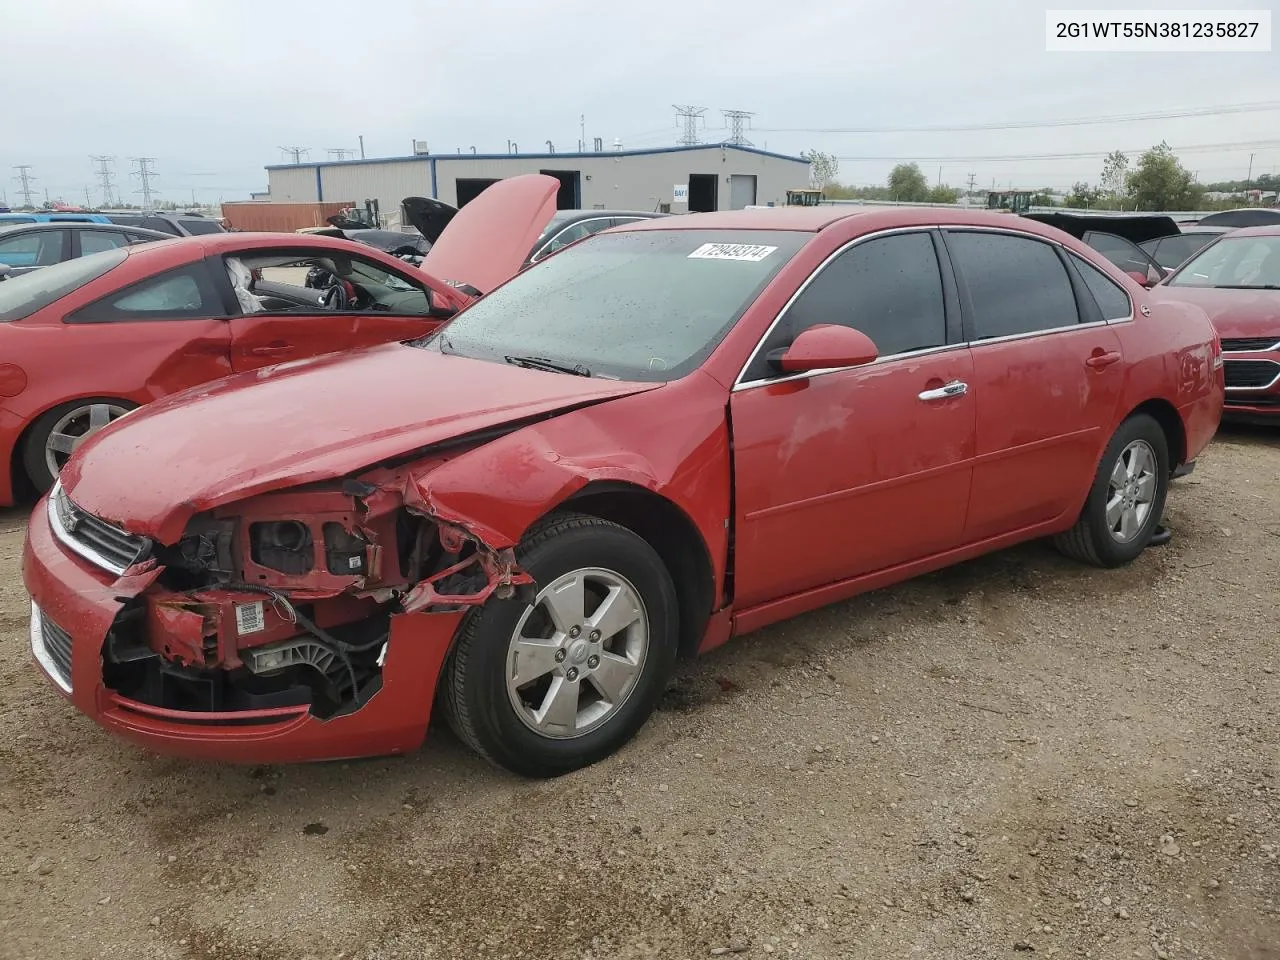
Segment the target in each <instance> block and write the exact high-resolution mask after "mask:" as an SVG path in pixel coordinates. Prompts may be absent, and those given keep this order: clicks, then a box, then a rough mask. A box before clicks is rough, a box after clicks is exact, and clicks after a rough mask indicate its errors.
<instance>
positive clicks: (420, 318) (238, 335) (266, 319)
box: [223, 249, 440, 372]
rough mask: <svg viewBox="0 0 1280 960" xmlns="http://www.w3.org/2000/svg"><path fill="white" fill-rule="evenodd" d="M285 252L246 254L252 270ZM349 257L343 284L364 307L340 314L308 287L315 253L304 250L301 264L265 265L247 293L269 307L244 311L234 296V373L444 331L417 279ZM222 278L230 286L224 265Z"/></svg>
mask: <svg viewBox="0 0 1280 960" xmlns="http://www.w3.org/2000/svg"><path fill="white" fill-rule="evenodd" d="M287 253H288V251H272V250H261V251H259V250H254V251H252V253H251V254H249V253H246V254H244V255H242V256H243V260H244V262H245V263H246V264H248V265H252V263H253V262H254V260H255V259H260V258H268V257H276V258H278V257H280V256H281V255H283V254H287ZM344 255H345V256H347V258H348V259H349V261H350V264H351V266H350V269H349V271H348V272H347V273H346V279H347V280H348V281H349V282H350V283H352V284H355V285H356V286H357V287H358V288H359V290H360V292H361V295H362V296H361V300H360V302H359V303H357V304H356V305H353V306H351V307H349V308H346V309H339V308H338V304H336V303H332V302H331V303H330V304H329V305H326V304H325V297H324V293H325V291H324V290H322V289H316V288H314V287H307V286H305V285H304V284H305V276H306V273H307V269H308V265H309V261H310V260H312V259H314V258H315V256H316V251H315V250H314V249H312V250H310V251H307V252H305V253H301V255H300V256H299V258H298V261H297V263H298V264H299V266H292V265H291V266H287V267H265V268H262V273H261V275H262V278H263V279H262V280H261V281H260V282H258V283H255V284H254V285H253V286H252V287H251V288H250V292H251V293H254V294H256V295H257V296H258V298H259V301H260V302H259V303H258V306H259V307H264V309H253V310H249V309H246V305H245V304H243V303H242V302H241V300H240V298H237V297H236V296H235V295H234V292H233V295H232V296H231V298H230V299H231V302H233V303H236V304H237V315H234V316H232V318H231V321H230V326H231V366H232V369H233V370H235V371H236V372H241V371H245V370H257V369H259V368H261V367H266V366H270V365H272V364H275V363H285V362H288V361H290V360H302V359H305V358H307V357H316V356H320V355H322V354H327V353H341V352H345V351H348V350H356V349H359V348H361V347H370V346H375V345H377V344H380V343H394V342H397V341H402V340H413V339H416V338H418V337H422V336H426V335H427V334H428V333H430V332H431V331H432V330H434V329H435V328H436V327H437V326H439V324H440V320H439V318H436V317H430V316H427V311H428V310H429V309H430V299H429V297H428V295H427V291H426V287H425V286H423V285H422V284H421V283H420V282H417V281H414V280H412V279H411V278H410V276H409V275H407V274H400V273H396V272H393V271H391V270H389V269H388V268H387V267H384V266H383V265H382V264H380V263H377V262H376V261H373V260H367V259H365V258H363V257H358V256H350V255H349V254H346V252H345V251H344ZM228 259H230V258H228ZM223 273H224V275H226V276H227V277H228V281H227V282H228V284H231V280H230V276H231V274H230V272H229V271H228V270H227V269H226V263H225V261H224V270H223ZM250 302H252V298H250Z"/></svg>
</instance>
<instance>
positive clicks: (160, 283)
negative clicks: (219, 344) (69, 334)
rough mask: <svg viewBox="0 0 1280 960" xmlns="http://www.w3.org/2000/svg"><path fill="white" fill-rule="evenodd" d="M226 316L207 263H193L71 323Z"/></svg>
mask: <svg viewBox="0 0 1280 960" xmlns="http://www.w3.org/2000/svg"><path fill="white" fill-rule="evenodd" d="M223 315H224V311H223V308H222V303H221V300H220V298H219V297H218V294H217V291H216V290H215V289H214V287H213V284H212V282H211V281H210V280H209V275H208V271H207V270H206V268H205V265H204V263H193V264H189V265H187V266H185V267H179V268H178V269H176V270H169V271H167V272H165V273H162V274H160V275H159V276H155V277H151V278H149V279H147V280H142V281H139V282H138V283H135V284H132V285H131V286H129V287H127V288H125V289H124V290H123V291H121V292H119V293H115V294H112V295H110V296H107V297H103V298H102V299H101V300H97V301H95V302H94V303H90V304H88V305H87V306H84V307H81V308H80V309H79V310H77V311H76V312H75V313H73V314H72V315H71V316H69V317H68V318H67V321H68V322H69V323H111V322H125V321H130V320H181V319H197V318H205V317H220V316H223Z"/></svg>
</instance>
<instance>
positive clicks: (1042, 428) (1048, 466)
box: [945, 229, 1131, 542]
mask: <svg viewBox="0 0 1280 960" xmlns="http://www.w3.org/2000/svg"><path fill="white" fill-rule="evenodd" d="M945 236H946V244H947V248H948V250H949V251H950V254H951V260H952V263H953V264H954V265H955V268H956V279H957V282H958V286H959V290H960V299H961V302H962V303H963V304H964V314H965V318H964V319H965V335H966V339H968V340H969V342H970V349H971V352H972V354H973V377H974V380H975V381H976V386H977V390H976V394H977V446H976V454H975V458H974V466H973V491H972V495H971V497H970V502H969V511H968V520H967V522H966V525H965V540H966V541H968V542H975V541H979V540H984V539H987V538H989V537H995V536H999V535H1001V534H1005V533H1011V532H1013V531H1016V530H1020V529H1023V528H1025V527H1028V526H1032V525H1035V524H1038V523H1043V522H1046V521H1049V520H1051V519H1053V518H1055V517H1058V516H1060V515H1061V514H1063V513H1064V512H1067V511H1071V510H1079V509H1080V507H1081V505H1082V501H1081V499H1080V498H1081V493H1082V491H1083V490H1084V489H1086V488H1087V486H1088V484H1089V482H1090V479H1091V478H1092V476H1093V472H1094V469H1095V467H1096V465H1097V461H1098V457H1099V456H1100V455H1101V452H1102V449H1103V447H1104V446H1105V445H1106V443H1107V442H1108V440H1109V439H1110V436H1109V430H1110V428H1111V425H1112V423H1113V422H1114V419H1115V416H1116V408H1117V406H1118V404H1119V400H1120V393H1121V389H1122V387H1123V385H1124V376H1125V366H1124V357H1123V354H1122V352H1121V346H1120V338H1119V337H1118V336H1117V334H1116V331H1115V330H1114V329H1113V328H1112V326H1111V324H1110V322H1109V320H1111V319H1114V320H1115V321H1116V322H1121V321H1123V320H1125V319H1131V307H1130V301H1129V298H1128V295H1127V294H1125V293H1124V291H1123V290H1121V289H1120V288H1119V287H1118V286H1117V285H1116V284H1115V283H1114V282H1112V281H1111V280H1110V279H1109V278H1108V277H1106V276H1105V275H1103V274H1102V273H1101V272H1100V271H1098V270H1096V269H1095V268H1093V267H1092V266H1090V265H1089V264H1087V263H1085V262H1084V261H1083V260H1081V259H1080V258H1078V257H1075V256H1074V255H1073V254H1069V253H1067V252H1066V251H1065V250H1063V249H1062V248H1060V247H1059V246H1058V245H1057V244H1054V243H1050V242H1048V241H1045V240H1041V239H1039V238H1036V237H1031V236H1028V235H1026V234H1017V233H1005V232H997V231H986V230H969V229H950V230H948V231H946V233H945ZM1077 263H1079V264H1081V265H1082V267H1079V268H1078V267H1077V266H1076V264H1077ZM1081 269H1087V270H1088V271H1090V272H1091V275H1095V276H1092V277H1091V279H1092V280H1093V282H1095V283H1098V282H1100V283H1101V284H1103V285H1105V287H1107V288H1111V291H1112V292H1111V294H1110V296H1109V300H1108V303H1109V307H1110V309H1109V312H1110V313H1111V314H1113V315H1116V314H1122V315H1116V316H1114V317H1113V318H1109V317H1105V316H1104V315H1103V311H1102V310H1101V309H1100V308H1099V306H1098V304H1097V302H1096V301H1095V299H1094V297H1093V295H1092V293H1091V292H1090V290H1089V287H1088V286H1087V284H1086V281H1085V279H1084V277H1083V275H1082V274H1081V272H1080V270H1081ZM1100 289H1103V288H1102V287H1100ZM1116 294H1118V296H1116Z"/></svg>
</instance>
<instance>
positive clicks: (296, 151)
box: [280, 147, 311, 163]
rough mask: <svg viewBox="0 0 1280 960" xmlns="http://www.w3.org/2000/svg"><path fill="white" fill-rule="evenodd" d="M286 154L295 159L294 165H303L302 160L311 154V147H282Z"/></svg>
mask: <svg viewBox="0 0 1280 960" xmlns="http://www.w3.org/2000/svg"><path fill="white" fill-rule="evenodd" d="M280 149H281V150H282V151H283V152H284V153H286V154H288V155H289V156H291V157H293V162H294V163H301V162H302V158H303V157H304V156H306V155H307V154H308V153H310V152H311V148H310V147H281V148H280Z"/></svg>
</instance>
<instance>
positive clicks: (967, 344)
mask: <svg viewBox="0 0 1280 960" xmlns="http://www.w3.org/2000/svg"><path fill="white" fill-rule="evenodd" d="M934 230H973V231H977V232H979V233H1000V234H1005V235H1007V236H1011V237H1021V238H1024V239H1029V240H1038V241H1039V242H1041V243H1047V244H1051V245H1053V246H1055V247H1058V248H1060V249H1061V250H1063V252H1065V253H1066V254H1068V255H1070V256H1075V257H1079V256H1080V255H1079V254H1078V253H1076V252H1075V251H1074V250H1070V249H1068V248H1067V247H1066V246H1065V245H1063V244H1062V243H1061V242H1059V241H1057V240H1053V239H1051V238H1048V237H1041V236H1038V235H1036V234H1033V233H1027V232H1025V231H1022V230H1010V229H1007V228H1005V227H989V226H977V225H974V224H956V225H954V226H948V225H947V224H929V225H924V226H921V225H919V224H916V225H913V226H909V227H888V228H886V229H884V230H877V231H875V232H874V233H867V234H863V235H862V236H860V237H854V238H853V239H852V240H849V241H848V242H846V243H844V244H842V245H841V246H840V247H838V248H837V249H836V250H834V251H832V252H831V253H830V254H829V255H828V256H827V257H826V259H824V260H823V261H822V262H821V263H820V264H818V266H817V267H816V268H815V269H814V270H813V272H812V273H810V274H809V276H807V277H805V280H804V282H803V283H802V284H800V286H799V287H797V288H796V291H795V293H793V294H792V295H791V296H790V297H788V298H787V302H786V303H784V304H783V305H782V309H781V310H779V311H778V315H777V316H776V317H774V318H773V321H772V322H771V323H770V324H769V326H768V328H767V329H766V330H765V332H764V334H763V335H762V336H761V337H760V339H759V340H758V341H757V343H756V345H755V348H754V349H753V350H752V351H751V353H750V354H749V355H748V356H747V361H746V363H744V364H743V365H742V369H741V370H739V371H738V376H737V378H736V379H735V380H734V384H733V386H732V387H731V388H730V391H729V392H730V393H738V392H739V391H741V390H749V389H752V388H754V387H766V386H771V385H772V384H775V383H789V382H791V381H792V380H800V379H804V378H813V377H822V376H826V375H827V374H829V373H842V372H844V371H846V370H858V369H862V367H871V366H875V365H877V364H881V363H891V362H894V361H897V360H904V359H910V358H912V357H923V356H929V355H931V354H935V353H945V352H947V351H949V350H960V349H965V348H974V347H981V346H986V345H987V344H989V343H1009V342H1011V341H1014V340H1026V339H1029V338H1031V337H1042V336H1046V335H1048V334H1052V333H1062V332H1063V331H1066V330H1086V329H1088V328H1090V327H1106V326H1111V325H1113V324H1117V323H1130V322H1132V321H1133V319H1134V313H1133V298H1132V297H1130V296H1129V292H1128V291H1127V290H1124V288H1123V287H1121V290H1124V294H1125V296H1126V297H1128V298H1129V315H1128V316H1127V317H1119V318H1117V319H1115V320H1092V321H1090V322H1089V323H1076V324H1072V325H1071V326H1069V327H1050V328H1049V329H1047V330H1029V331H1027V332H1026V333H1011V334H1008V335H1007V336H1003V337H988V338H986V339H984V340H967V341H964V342H963V343H948V344H943V345H942V346H937V347H925V348H924V349H922V350H910V351H907V352H906V353H894V354H889V355H888V356H884V357H877V358H876V359H875V360H874V361H872V362H871V363H869V364H863V365H862V366H860V367H825V368H823V369H821V370H810V371H808V372H806V373H793V374H789V375H787V376H784V377H770V378H769V379H767V380H743V379H742V378H743V377H744V376H745V375H746V372H747V370H748V369H750V367H751V364H752V363H754V362H755V359H756V356H757V355H758V354H759V353H760V350H761V349H762V348H763V347H764V345H765V343H766V342H768V340H769V335H770V334H772V333H773V330H774V328H775V327H776V326H777V325H778V324H779V323H780V322H781V321H782V318H783V317H785V316H786V315H787V311H788V310H790V309H791V305H792V304H794V303H795V302H796V300H798V299H799V298H800V296H801V294H803V293H804V292H805V290H806V289H807V288H808V286H809V284H810V283H812V282H813V281H814V279H815V278H816V277H817V276H818V275H819V274H821V273H822V271H823V270H825V269H826V268H827V266H828V265H829V264H830V263H831V262H832V261H833V260H835V259H836V257H838V256H840V255H841V254H842V253H844V252H845V251H846V250H849V249H851V248H853V247H854V246H856V245H857V244H859V243H865V242H866V241H869V240H875V239H878V238H880V237H886V236H892V235H894V234H899V233H928V232H932V231H934ZM1087 262H1088V261H1086V263H1087ZM939 266H941V264H939ZM1095 269H1097V268H1096V267H1095ZM1104 276H1105V273H1104ZM1068 279H1069V278H1068ZM1107 279H1108V280H1110V279H1111V278H1110V277H1108V278H1107ZM1111 282H1112V283H1115V281H1114V280H1112V281H1111ZM1117 286H1119V284H1117ZM1098 309H1099V312H1101V309H1102V308H1101V307H1099V308H1098Z"/></svg>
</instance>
